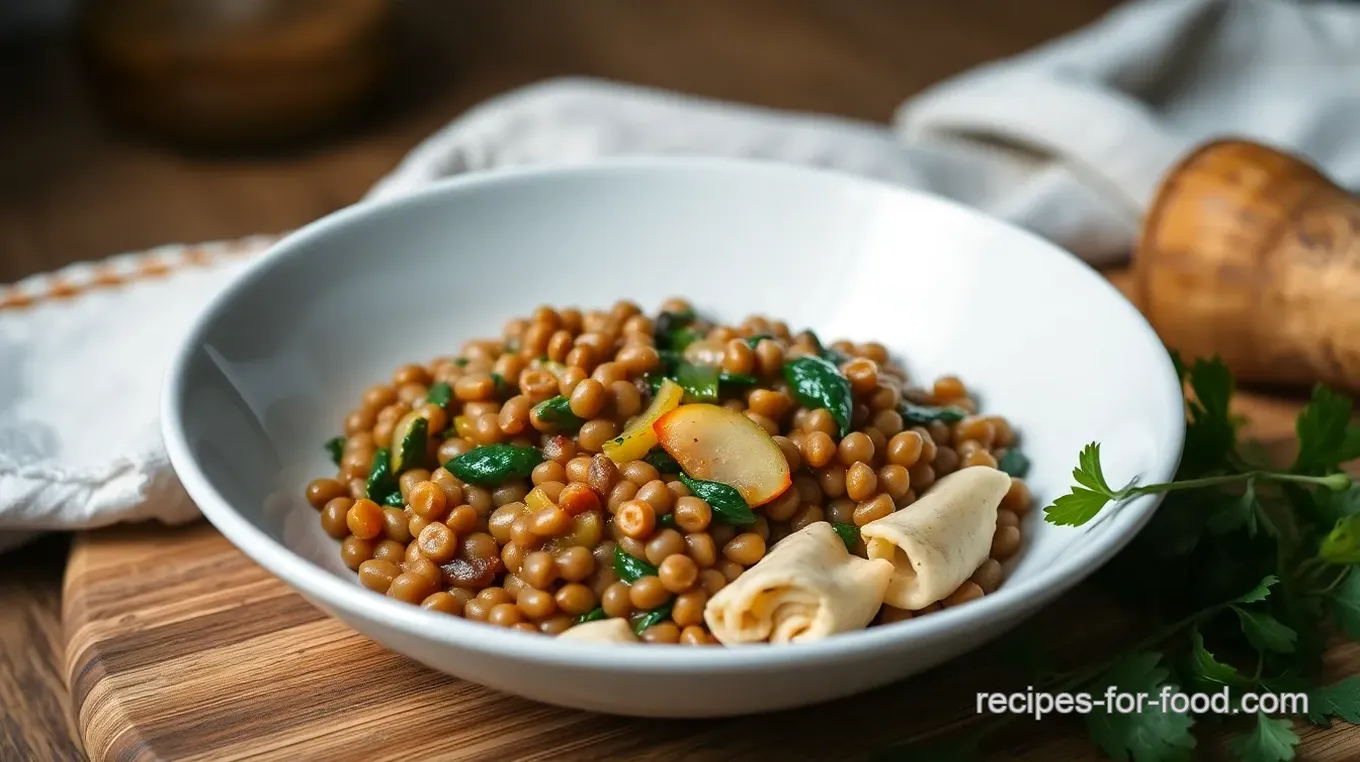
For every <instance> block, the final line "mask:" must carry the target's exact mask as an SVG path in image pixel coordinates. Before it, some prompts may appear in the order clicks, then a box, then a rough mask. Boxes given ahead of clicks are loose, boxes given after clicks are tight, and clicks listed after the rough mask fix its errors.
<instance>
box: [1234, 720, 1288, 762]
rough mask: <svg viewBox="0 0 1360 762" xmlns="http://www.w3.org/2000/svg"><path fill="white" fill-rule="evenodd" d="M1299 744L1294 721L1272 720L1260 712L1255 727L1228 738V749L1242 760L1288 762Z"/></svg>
mask: <svg viewBox="0 0 1360 762" xmlns="http://www.w3.org/2000/svg"><path fill="white" fill-rule="evenodd" d="M1298 745H1299V737H1298V736H1297V735H1295V733H1294V723H1292V722H1290V721H1289V720H1284V719H1280V720H1272V719H1270V718H1269V717H1267V716H1265V715H1264V714H1261V713H1260V712H1257V713H1256V727H1255V728H1253V729H1252V730H1251V731H1250V732H1247V733H1243V734H1242V735H1239V736H1234V737H1233V738H1231V739H1229V740H1228V750H1229V751H1231V752H1232V754H1233V757H1235V758H1236V759H1239V760H1241V761H1242V762H1288V761H1289V760H1291V759H1293V758H1294V748H1295V747H1296V746H1298Z"/></svg>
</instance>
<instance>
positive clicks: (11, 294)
mask: <svg viewBox="0 0 1360 762" xmlns="http://www.w3.org/2000/svg"><path fill="white" fill-rule="evenodd" d="M31 304H33V299H32V298H31V297H29V296H28V295H27V294H21V293H19V291H18V290H17V289H9V290H8V291H5V292H3V293H0V310H4V309H18V308H20V307H27V306H29V305H31Z"/></svg>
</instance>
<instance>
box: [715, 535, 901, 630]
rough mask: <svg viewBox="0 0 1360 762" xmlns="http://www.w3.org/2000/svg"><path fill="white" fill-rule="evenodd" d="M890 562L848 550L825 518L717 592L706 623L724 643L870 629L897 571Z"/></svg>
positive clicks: (793, 537) (787, 538) (770, 553)
mask: <svg viewBox="0 0 1360 762" xmlns="http://www.w3.org/2000/svg"><path fill="white" fill-rule="evenodd" d="M892 569H893V567H892V564H891V563H889V562H887V561H867V560H865V559H863V558H860V557H858V556H854V555H851V554H850V553H849V551H847V550H846V549H845V542H844V541H843V540H841V538H840V535H838V534H836V530H834V529H832V528H831V525H830V524H828V523H826V522H825V521H818V522H815V523H812V524H809V525H807V526H806V527H804V528H802V529H800V530H799V531H797V532H794V533H793V534H791V535H789V536H788V537H785V538H784V539H783V540H780V541H779V542H778V543H777V544H776V545H775V546H774V547H773V548H771V549H770V552H769V554H768V555H766V556H765V557H764V558H762V559H760V561H759V562H757V563H756V565H755V566H752V567H751V568H750V569H747V570H746V571H745V572H743V573H742V575H741V576H740V577H737V579H736V581H735V582H733V583H731V584H730V585H728V586H727V587H724V588H723V589H721V590H719V591H718V593H717V594H716V595H714V596H713V597H712V598H710V599H709V601H708V605H707V606H705V607H704V621H706V622H707V623H708V628H709V630H711V631H712V632H713V636H714V637H715V638H717V639H718V642H720V643H722V644H724V645H737V644H742V643H757V642H760V641H766V640H768V641H769V642H771V643H789V642H800V641H806V640H818V639H820V638H825V637H826V636H828V635H831V634H833V633H837V632H844V631H846V630H858V629H863V628H864V627H866V626H868V624H869V622H871V621H872V620H873V618H874V615H875V614H876V613H878V609H879V606H880V605H881V604H882V603H883V591H884V590H885V589H886V588H887V585H888V578H889V577H890V576H891V575H892Z"/></svg>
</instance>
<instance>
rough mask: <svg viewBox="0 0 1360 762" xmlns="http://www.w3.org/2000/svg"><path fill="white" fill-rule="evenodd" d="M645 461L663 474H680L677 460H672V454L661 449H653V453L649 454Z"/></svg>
mask: <svg viewBox="0 0 1360 762" xmlns="http://www.w3.org/2000/svg"><path fill="white" fill-rule="evenodd" d="M643 460H645V461H647V462H648V463H650V464H651V465H652V468H655V469H656V470H657V471H660V472H661V473H663V474H678V473H680V464H679V463H676V462H675V458H672V457H671V455H670V453H668V452H666V451H665V450H663V449H661V448H660V447H653V448H652V450H651V452H649V453H647V456H646V457H644V458H643Z"/></svg>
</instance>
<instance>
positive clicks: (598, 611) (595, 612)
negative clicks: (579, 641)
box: [576, 606, 609, 624]
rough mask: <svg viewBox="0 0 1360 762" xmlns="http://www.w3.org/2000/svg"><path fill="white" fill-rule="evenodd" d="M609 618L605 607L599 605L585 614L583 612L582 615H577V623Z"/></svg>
mask: <svg viewBox="0 0 1360 762" xmlns="http://www.w3.org/2000/svg"><path fill="white" fill-rule="evenodd" d="M608 618H609V615H608V614H605V613H604V609H602V608H600V607H599V606H596V607H595V608H593V609H591V610H590V611H587V612H586V613H584V614H582V615H580V616H578V617H576V623H577V624H585V623H586V622H595V621H598V620H600V619H608Z"/></svg>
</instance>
